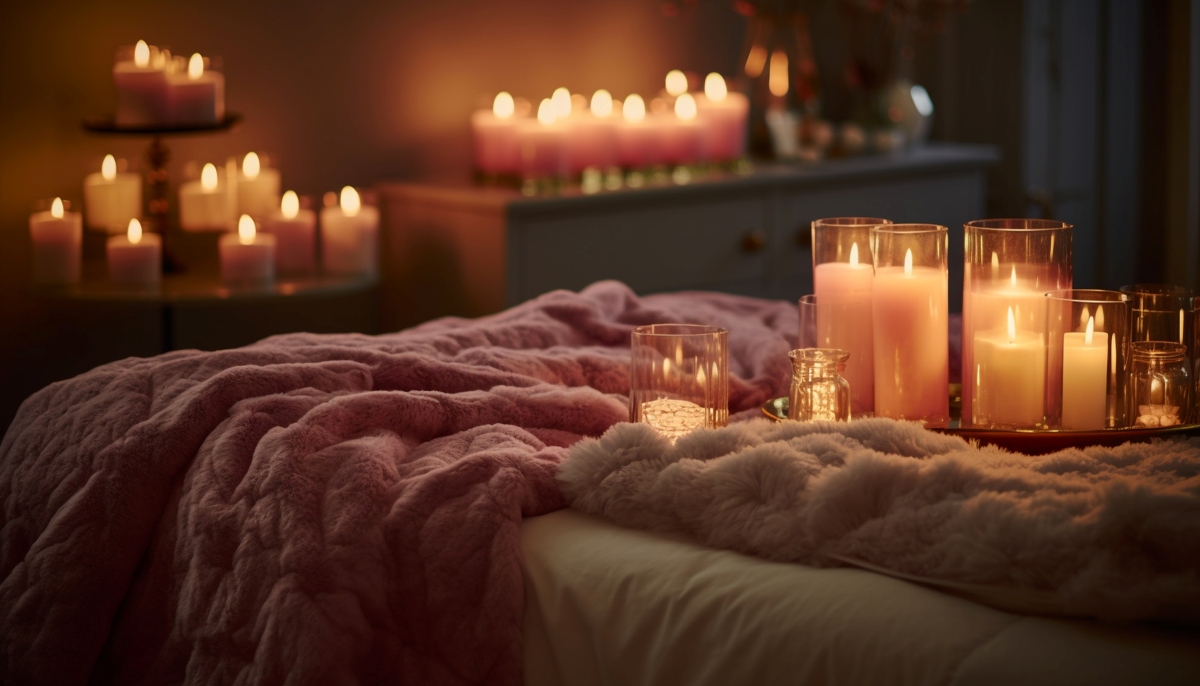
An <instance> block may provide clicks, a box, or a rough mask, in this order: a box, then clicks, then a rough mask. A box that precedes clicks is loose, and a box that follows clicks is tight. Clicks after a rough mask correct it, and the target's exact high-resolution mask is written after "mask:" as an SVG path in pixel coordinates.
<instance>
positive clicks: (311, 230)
mask: <svg viewBox="0 0 1200 686" xmlns="http://www.w3.org/2000/svg"><path fill="white" fill-rule="evenodd" d="M316 226H317V215H316V213H315V212H313V211H312V210H306V209H301V208H300V197H299V196H297V195H296V191H288V192H286V193H284V194H283V200H282V201H281V202H280V206H279V210H278V211H276V212H274V213H273V214H272V215H271V216H270V217H269V218H267V220H266V221H265V222H264V224H263V231H264V232H266V233H269V234H271V235H272V236H274V237H275V265H276V267H278V271H279V273H280V274H306V273H310V272H312V271H313V270H315V269H316V266H317V257H316Z"/></svg>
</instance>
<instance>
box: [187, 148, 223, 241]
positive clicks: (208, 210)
mask: <svg viewBox="0 0 1200 686" xmlns="http://www.w3.org/2000/svg"><path fill="white" fill-rule="evenodd" d="M225 185H226V184H224V183H221V180H220V178H219V175H218V173H217V168H216V166H215V165H213V164H212V163H211V162H210V163H207V164H205V165H204V169H203V170H202V171H201V172H200V180H199V181H188V182H186V183H184V184H183V185H182V186H180V187H179V224H180V226H181V227H183V229H184V230H185V231H211V230H222V231H224V230H227V229H228V228H229V226H230V224H232V222H233V216H234V207H235V205H234V204H233V203H232V202H231V200H232V197H231V195H230V193H229V192H228V191H227V189H225V188H224V187H223V186H225ZM234 197H236V196H234Z"/></svg>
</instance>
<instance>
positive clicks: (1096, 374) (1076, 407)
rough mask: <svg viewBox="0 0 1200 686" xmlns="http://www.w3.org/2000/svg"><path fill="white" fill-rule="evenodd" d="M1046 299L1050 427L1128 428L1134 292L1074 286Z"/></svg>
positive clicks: (1047, 388) (1047, 413)
mask: <svg viewBox="0 0 1200 686" xmlns="http://www.w3.org/2000/svg"><path fill="white" fill-rule="evenodd" d="M1046 298H1047V303H1046V304H1047V313H1046V334H1047V336H1046V340H1047V358H1046V364H1047V371H1046V424H1047V426H1048V427H1049V428H1051V429H1067V430H1076V431H1094V430H1097V429H1115V428H1121V427H1124V426H1126V425H1127V421H1126V417H1127V416H1128V414H1127V410H1128V408H1127V405H1126V401H1125V387H1126V379H1125V373H1124V372H1125V369H1126V360H1127V356H1128V347H1129V327H1128V323H1129V296H1127V295H1125V294H1124V293H1118V292H1117V291H1102V290H1070V291H1053V292H1050V293H1047V294H1046Z"/></svg>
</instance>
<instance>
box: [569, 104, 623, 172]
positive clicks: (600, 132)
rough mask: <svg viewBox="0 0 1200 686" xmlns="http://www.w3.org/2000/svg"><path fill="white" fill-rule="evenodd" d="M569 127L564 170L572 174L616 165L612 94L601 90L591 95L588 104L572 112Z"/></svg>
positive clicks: (615, 123)
mask: <svg viewBox="0 0 1200 686" xmlns="http://www.w3.org/2000/svg"><path fill="white" fill-rule="evenodd" d="M572 112H573V114H572V119H571V123H572V128H571V131H570V134H569V139H568V141H567V147H568V155H567V156H568V158H569V161H568V169H569V170H570V172H571V174H572V175H576V174H579V173H580V172H582V171H583V170H584V169H587V168H588V167H597V168H600V169H605V168H608V167H612V166H616V164H617V119H616V117H614V116H613V99H612V95H611V94H609V92H608V91H606V90H604V89H603V88H602V89H600V90H598V91H596V92H595V94H593V95H592V100H591V103H590V105H589V106H588V107H587V108H586V109H583V110H580V111H578V112H575V111H574V109H573V110H572Z"/></svg>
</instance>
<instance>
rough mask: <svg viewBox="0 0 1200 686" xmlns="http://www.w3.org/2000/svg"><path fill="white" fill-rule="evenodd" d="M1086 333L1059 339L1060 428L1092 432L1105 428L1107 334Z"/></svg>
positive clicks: (1090, 328)
mask: <svg viewBox="0 0 1200 686" xmlns="http://www.w3.org/2000/svg"><path fill="white" fill-rule="evenodd" d="M1094 329H1095V322H1094V320H1093V318H1092V317H1088V323H1087V330H1086V331H1083V332H1077V333H1075V332H1073V333H1067V334H1064V335H1063V376H1062V426H1063V428H1064V429H1077V430H1095V429H1103V428H1105V425H1106V424H1107V415H1108V412H1107V409H1106V408H1107V401H1108V383H1107V382H1108V334H1107V333H1104V332H1103V331H1095V330H1094Z"/></svg>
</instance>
